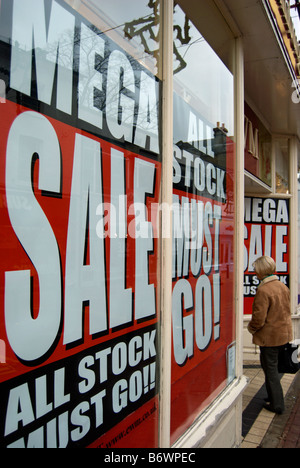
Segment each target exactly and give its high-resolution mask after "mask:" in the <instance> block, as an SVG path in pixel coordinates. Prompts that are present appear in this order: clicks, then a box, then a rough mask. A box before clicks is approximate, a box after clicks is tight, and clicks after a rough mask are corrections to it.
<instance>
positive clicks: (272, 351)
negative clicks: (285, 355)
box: [260, 347, 284, 414]
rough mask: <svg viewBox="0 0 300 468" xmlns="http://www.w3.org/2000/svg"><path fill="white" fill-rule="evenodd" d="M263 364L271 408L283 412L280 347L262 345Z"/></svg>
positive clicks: (276, 411)
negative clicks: (279, 370)
mask: <svg viewBox="0 0 300 468" xmlns="http://www.w3.org/2000/svg"><path fill="white" fill-rule="evenodd" d="M260 351H261V365H262V368H263V371H264V373H265V378H266V387H267V392H268V397H269V399H270V409H271V410H273V411H274V412H275V413H279V414H280V413H283V411H284V397H283V391H282V387H281V383H280V377H279V373H278V353H279V348H278V347H274V348H266V347H262V348H261V349H260Z"/></svg>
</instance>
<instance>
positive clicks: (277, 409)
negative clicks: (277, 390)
mask: <svg viewBox="0 0 300 468" xmlns="http://www.w3.org/2000/svg"><path fill="white" fill-rule="evenodd" d="M263 407H264V409H266V410H267V411H270V412H271V413H275V414H279V415H280V414H282V413H283V410H282V409H281V408H273V407H272V406H271V405H270V404H268V403H266V404H265V405H263Z"/></svg>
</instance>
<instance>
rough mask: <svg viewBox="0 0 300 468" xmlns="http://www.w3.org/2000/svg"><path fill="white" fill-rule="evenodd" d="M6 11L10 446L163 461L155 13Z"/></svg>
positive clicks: (4, 217)
mask: <svg viewBox="0 0 300 468" xmlns="http://www.w3.org/2000/svg"><path fill="white" fill-rule="evenodd" d="M0 6H1V8H0V31H1V33H0V57H1V58H0V83H1V89H0V93H1V101H0V122H1V126H0V190H1V199H0V200H1V205H0V213H1V214H0V219H1V239H2V240H1V255H0V263H1V271H2V272H3V274H2V275H1V283H0V291H1V303H2V305H3V307H2V309H1V311H0V329H1V337H0V338H1V339H0V366H1V369H0V402H1V412H0V419H1V421H0V428H1V433H0V446H1V447H22V448H25V447H36V448H56V447H61V448H65V447H68V448H83V447H99V448H118V447H132V448H134V447H156V446H157V445H158V420H159V397H158V386H159V382H158V376H159V364H158V353H159V348H158V336H159V323H160V322H159V320H160V317H159V310H160V303H159V301H160V294H159V291H160V288H159V285H160V282H159V276H158V275H159V273H158V272H159V271H160V268H159V263H160V259H159V237H158V234H157V233H158V231H159V230H158V229H157V209H158V205H159V201H160V200H159V197H160V186H161V156H160V154H161V151H160V148H161V131H160V128H161V123H160V114H161V111H160V99H159V97H160V92H161V81H160V79H159V71H158V68H159V67H158V61H157V57H158V56H159V53H158V52H159V49H160V42H159V35H158V31H159V24H160V23H159V21H160V19H159V9H158V3H157V2H154V1H149V0H131V1H130V2H125V1H124V0H121V1H116V0H114V1H110V0H103V1H100V2H99V1H98V0H82V1H81V0H68V1H66V2H65V1H62V0H46V1H45V2H44V1H43V0H40V1H36V0H26V1H24V0H15V1H12V0H1V2H0Z"/></svg>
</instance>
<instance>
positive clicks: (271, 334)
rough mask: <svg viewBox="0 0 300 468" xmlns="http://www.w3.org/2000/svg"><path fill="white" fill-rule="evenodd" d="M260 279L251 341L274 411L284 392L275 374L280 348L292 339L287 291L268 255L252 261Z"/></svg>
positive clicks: (279, 407)
mask: <svg viewBox="0 0 300 468" xmlns="http://www.w3.org/2000/svg"><path fill="white" fill-rule="evenodd" d="M253 267H254V270H255V272H256V274H257V277H258V279H259V280H260V281H261V283H260V285H259V287H258V290H257V293H256V296H255V299H254V303H253V314H252V320H251V322H250V323H249V325H248V330H249V332H250V333H251V334H252V335H253V343H254V344H256V345H258V346H260V352H261V354H260V360H261V366H262V368H263V371H264V374H265V379H266V387H267V392H268V404H266V405H264V407H265V408H266V409H268V410H269V411H272V412H274V413H277V414H282V413H283V411H284V398H283V391H282V387H281V383H280V378H279V373H278V354H279V350H280V347H281V346H283V345H285V344H287V343H288V342H290V341H292V339H293V331H292V318H291V307H290V291H289V289H288V288H287V286H285V285H284V284H283V283H281V282H280V281H279V278H278V276H276V275H275V274H274V273H275V271H276V264H275V262H274V260H273V259H272V258H271V257H267V256H264V257H260V258H258V259H257V260H256V261H255V262H254V263H253Z"/></svg>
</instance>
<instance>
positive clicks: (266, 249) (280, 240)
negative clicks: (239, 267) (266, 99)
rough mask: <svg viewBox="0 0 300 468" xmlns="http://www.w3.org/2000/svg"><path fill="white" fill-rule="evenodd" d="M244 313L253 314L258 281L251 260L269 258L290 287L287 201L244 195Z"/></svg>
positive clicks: (280, 276) (277, 272) (281, 278)
mask: <svg viewBox="0 0 300 468" xmlns="http://www.w3.org/2000/svg"><path fill="white" fill-rule="evenodd" d="M244 246H245V248H244V314H245V315H251V314H252V304H253V300H254V297H255V295H256V291H257V287H258V285H259V283H260V281H259V279H258V278H257V276H256V274H255V272H254V268H253V262H254V261H255V260H256V259H257V258H259V257H261V256H263V255H267V256H269V257H272V258H273V259H274V261H275V263H276V268H277V270H276V274H277V275H278V276H279V278H280V281H282V282H283V283H284V284H285V285H286V286H289V200H284V199H277V198H274V199H272V198H246V199H245V228H244Z"/></svg>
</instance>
